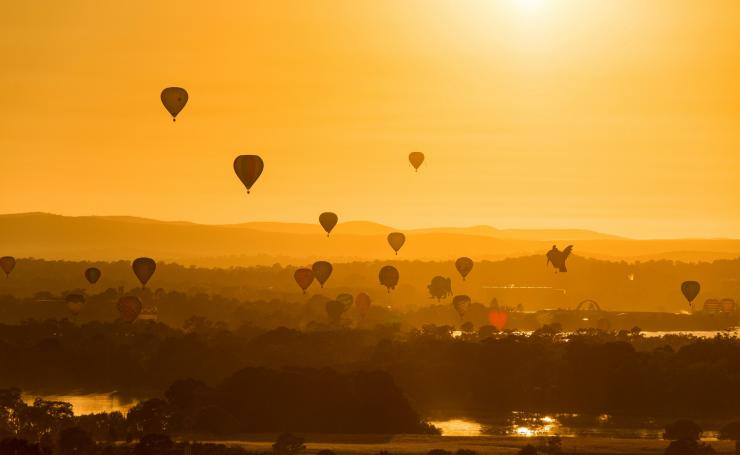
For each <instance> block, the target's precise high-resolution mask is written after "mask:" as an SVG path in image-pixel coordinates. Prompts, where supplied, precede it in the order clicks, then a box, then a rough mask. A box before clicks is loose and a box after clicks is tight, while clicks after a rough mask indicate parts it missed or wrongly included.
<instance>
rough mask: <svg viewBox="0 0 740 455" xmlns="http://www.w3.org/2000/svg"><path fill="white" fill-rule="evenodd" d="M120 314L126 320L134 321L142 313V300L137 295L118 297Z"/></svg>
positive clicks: (117, 305)
mask: <svg viewBox="0 0 740 455" xmlns="http://www.w3.org/2000/svg"><path fill="white" fill-rule="evenodd" d="M116 307H117V308H118V314H120V315H121V319H122V320H123V321H125V322H134V321H135V320H136V318H138V317H139V314H140V313H141V307H142V305H141V300H140V299H139V298H138V297H136V296H135V295H126V296H123V297H121V298H120V299H118V303H117V304H116Z"/></svg>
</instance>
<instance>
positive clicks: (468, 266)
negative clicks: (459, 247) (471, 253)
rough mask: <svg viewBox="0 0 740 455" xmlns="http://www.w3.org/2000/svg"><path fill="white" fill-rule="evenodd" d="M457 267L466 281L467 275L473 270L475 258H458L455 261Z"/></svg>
mask: <svg viewBox="0 0 740 455" xmlns="http://www.w3.org/2000/svg"><path fill="white" fill-rule="evenodd" d="M455 268H456V269H457V271H458V272H459V273H460V276H462V279H463V281H465V277H466V276H468V273H470V271H471V270H473V260H472V259H470V258H468V257H461V258H458V259H457V261H455Z"/></svg>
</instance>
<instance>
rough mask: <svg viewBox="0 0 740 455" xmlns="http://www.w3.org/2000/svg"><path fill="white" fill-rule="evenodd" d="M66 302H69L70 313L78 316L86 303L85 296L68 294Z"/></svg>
mask: <svg viewBox="0 0 740 455" xmlns="http://www.w3.org/2000/svg"><path fill="white" fill-rule="evenodd" d="M64 300H65V301H66V302H67V308H69V311H70V313H72V314H73V315H74V316H77V315H78V314H80V312H81V311H82V305H83V304H84V303H85V296H84V295H82V294H68V295H67V297H65V298H64Z"/></svg>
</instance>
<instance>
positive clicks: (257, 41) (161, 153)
mask: <svg viewBox="0 0 740 455" xmlns="http://www.w3.org/2000/svg"><path fill="white" fill-rule="evenodd" d="M206 5H208V6H206ZM738 24H740V2H737V1H734V0H728V1H711V0H709V1H690V0H665V1H660V0H656V1H645V0H600V1H592V0H578V1H576V0H572V1H569V0H557V1H555V0H551V1H546V0H501V1H498V2H496V1H493V0H491V1H483V0H481V1H460V0H455V1H452V0H450V1H433V0H423V1H422V0H418V1H397V0H380V1H379V0H372V1H370V0H367V1H356V2H355V1H310V2H309V1H295V2H278V1H275V0H270V1H264V2H256V1H231V2H226V1H220V2H219V1H209V2H185V1H182V0H179V1H161V0H158V1H156V2H152V1H149V0H146V1H145V0H127V1H121V2H113V1H98V0H90V1H78V0H70V1H64V2H45V3H44V5H43V7H41V6H40V5H39V4H38V3H34V2H23V1H19V2H6V4H5V6H4V8H3V14H2V15H0V55H2V71H0V170H1V171H2V175H3V178H2V183H0V191H1V194H2V197H1V198H0V212H2V213H10V212H27V211H47V212H53V213H61V214H68V215H82V214H128V215H139V216H146V217H153V218H159V219H170V220H172V219H181V220H191V221H198V222H205V223H227V222H239V221H247V220H276V221H277V220H284V221H305V222H313V221H315V220H316V219H317V217H318V214H319V213H320V212H322V211H324V210H333V211H336V212H337V213H339V215H340V221H341V220H350V219H355V220H357V219H364V220H372V221H377V222H381V223H385V224H390V225H394V226H398V227H418V226H441V225H444V226H451V225H459V226H462V225H473V224H490V225H493V226H496V227H502V228H503V227H577V228H590V229H596V230H601V231H606V232H610V233H615V234H623V235H628V236H633V237H681V236H730V237H740V178H738V176H739V175H740V27H739V26H738ZM169 85H179V86H182V87H185V88H187V89H188V91H189V92H190V102H189V103H188V105H187V106H186V107H185V109H184V110H183V112H182V113H181V114H180V116H179V117H178V121H177V123H176V124H173V123H172V121H171V120H169V118H168V116H167V113H166V111H165V110H164V108H163V107H162V106H161V104H160V103H159V92H160V90H161V89H162V88H164V87H166V86H169ZM415 150H418V151H422V152H424V153H425V154H426V156H427V161H426V162H425V163H424V165H423V167H422V168H421V169H420V171H419V173H418V174H414V172H413V170H412V168H411V167H410V166H409V165H408V162H407V161H406V157H407V155H408V153H409V152H411V151H415ZM245 153H246V154H252V153H256V154H259V155H261V156H262V157H263V159H264V160H265V171H264V173H263V175H262V178H261V179H260V180H259V181H258V182H257V184H256V185H255V186H254V188H253V191H252V194H251V195H250V196H247V195H246V192H245V191H244V189H243V187H241V184H240V183H239V182H238V180H237V179H236V177H235V176H234V175H233V171H232V168H231V162H232V160H233V158H234V157H235V156H236V155H238V154H245Z"/></svg>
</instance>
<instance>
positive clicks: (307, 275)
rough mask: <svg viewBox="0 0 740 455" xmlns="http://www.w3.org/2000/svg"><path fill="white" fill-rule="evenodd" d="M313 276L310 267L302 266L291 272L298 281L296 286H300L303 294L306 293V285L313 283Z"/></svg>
mask: <svg viewBox="0 0 740 455" xmlns="http://www.w3.org/2000/svg"><path fill="white" fill-rule="evenodd" d="M313 278H314V277H313V272H312V271H311V269H307V268H302V269H298V270H296V271H295V273H293V279H295V282H296V283H298V286H300V288H301V289H302V290H303V293H304V294H305V293H306V289H308V287H309V286H311V283H313Z"/></svg>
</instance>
